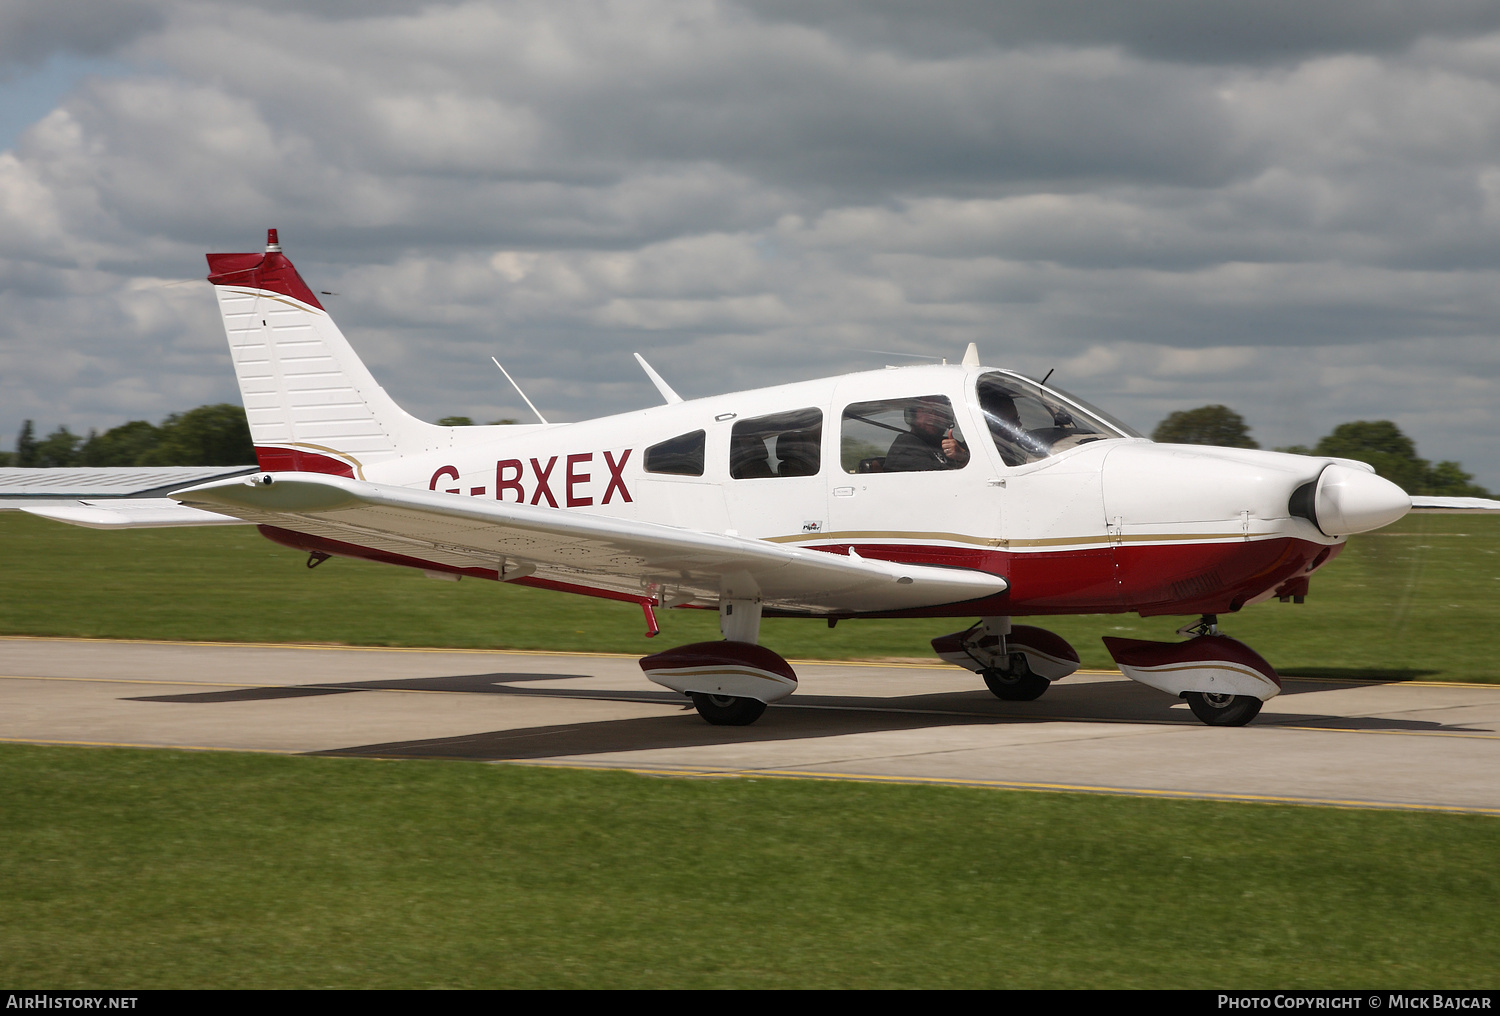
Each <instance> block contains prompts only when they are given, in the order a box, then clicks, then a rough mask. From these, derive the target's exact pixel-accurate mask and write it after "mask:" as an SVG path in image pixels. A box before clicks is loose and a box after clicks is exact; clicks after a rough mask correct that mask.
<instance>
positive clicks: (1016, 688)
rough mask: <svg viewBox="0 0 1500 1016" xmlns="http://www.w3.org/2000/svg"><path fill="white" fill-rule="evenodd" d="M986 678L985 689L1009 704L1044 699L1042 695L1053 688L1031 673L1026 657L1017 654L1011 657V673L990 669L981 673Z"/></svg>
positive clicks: (1046, 681) (1049, 682)
mask: <svg viewBox="0 0 1500 1016" xmlns="http://www.w3.org/2000/svg"><path fill="white" fill-rule="evenodd" d="M979 676H980V677H982V678H984V684H985V687H987V688H989V690H990V691H991V692H993V693H994V695H995V697H996V698H1000V699H1004V700H1005V701H1007V702H1031V701H1033V700H1035V699H1039V698H1041V697H1042V693H1043V692H1045V691H1046V690H1047V689H1048V688H1049V687H1051V685H1052V682H1051V681H1049V680H1047V679H1046V678H1045V677H1040V676H1038V675H1036V674H1033V673H1032V672H1031V667H1030V666H1029V665H1028V664H1027V663H1026V657H1025V656H1024V655H1023V654H1021V653H1017V654H1015V656H1013V657H1011V667H1010V672H1009V673H1006V672H1005V671H1003V670H997V669H996V668H994V667H988V668H986V669H984V670H981V671H980V672H979Z"/></svg>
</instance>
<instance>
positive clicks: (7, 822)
mask: <svg viewBox="0 0 1500 1016" xmlns="http://www.w3.org/2000/svg"><path fill="white" fill-rule="evenodd" d="M0 814H3V815H4V822H3V823H0V885H3V886H4V887H5V905H4V906H3V907H0V982H3V983H5V984H7V985H11V986H16V987H20V986H26V987H47V988H67V987H89V986H92V987H100V986H107V987H116V988H118V987H129V988H173V987H212V988H236V987H244V988H256V987H282V988H293V987H303V988H307V987H372V988H373V987H402V988H409V987H467V988H490V987H765V988H770V987H1079V988H1089V987H1115V988H1121V987H1199V988H1213V989H1225V988H1235V987H1240V988H1247V987H1262V988H1264V987H1277V988H1296V987H1318V988H1332V987H1351V988H1354V987H1357V988H1378V987H1391V988H1415V987H1422V988H1438V987H1444V988H1464V987H1468V988H1492V987H1493V986H1494V984H1495V981H1496V976H1497V972H1500V961H1497V959H1496V957H1497V956H1500V922H1497V921H1496V920H1495V907H1496V903H1497V901H1500V873H1497V870H1496V867H1495V864H1494V859H1495V857H1496V856H1500V823H1497V822H1496V821H1495V820H1494V819H1491V818H1484V817H1476V816H1462V815H1419V814H1405V813H1393V812H1374V811H1338V810H1331V809H1317V808H1297V807H1277V806H1262V805H1233V804H1217V803H1211V802H1193V801H1152V800H1139V799H1131V798H1104V797H1081V796H1070V795H1064V794H1027V793H1005V792H995V791H984V790H965V789H950V788H934V787H899V786H876V785H868V784H848V783H842V784H840V783H821V782H811V781H775V780H684V779H673V780H663V779H652V778H648V777H640V776H634V775H630V774H625V773H601V772H584V771H565V770H546V769H527V768H521V767H511V766H488V765H479V764H474V763H461V762H382V761H374V760H362V759H320V758H285V757H277V756H255V755H235V754H207V753H198V754H190V753H181V752H165V751H130V750H112V749H78V748H35V747H22V746H4V747H0Z"/></svg>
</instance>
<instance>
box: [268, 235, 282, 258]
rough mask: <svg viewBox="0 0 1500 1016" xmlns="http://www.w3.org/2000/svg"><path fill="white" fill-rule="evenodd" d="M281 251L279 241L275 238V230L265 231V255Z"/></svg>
mask: <svg viewBox="0 0 1500 1016" xmlns="http://www.w3.org/2000/svg"><path fill="white" fill-rule="evenodd" d="M279 250H281V241H280V240H278V239H277V238H276V230H274V229H268V230H266V253H267V254H269V253H271V252H272V251H279Z"/></svg>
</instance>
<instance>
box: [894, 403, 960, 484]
mask: <svg viewBox="0 0 1500 1016" xmlns="http://www.w3.org/2000/svg"><path fill="white" fill-rule="evenodd" d="M906 425H907V426H908V427H910V428H911V430H910V432H908V433H905V434H902V435H900V436H899V437H897V438H896V440H894V441H892V442H891V450H890V451H888V452H886V455H885V472H887V473H908V472H917V471H920V470H926V469H958V468H960V467H961V466H963V465H964V464H966V463H967V462H968V461H969V449H968V448H967V447H965V446H964V444H963V443H962V442H961V441H959V440H958V439H957V438H955V437H954V436H953V413H952V411H951V410H950V409H949V408H948V403H947V400H946V399H922V400H920V401H919V402H917V403H916V404H915V405H913V406H912V407H911V408H910V409H908V410H907V411H906Z"/></svg>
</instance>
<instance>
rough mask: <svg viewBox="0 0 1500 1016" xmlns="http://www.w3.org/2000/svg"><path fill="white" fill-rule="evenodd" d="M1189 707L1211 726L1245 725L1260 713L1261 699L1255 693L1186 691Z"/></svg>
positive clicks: (1184, 696) (1184, 695)
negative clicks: (1229, 693)
mask: <svg viewBox="0 0 1500 1016" xmlns="http://www.w3.org/2000/svg"><path fill="white" fill-rule="evenodd" d="M1182 697H1183V698H1185V699H1187V704H1188V708H1189V709H1191V710H1192V711H1193V715H1194V716H1196V717H1198V719H1200V720H1202V721H1203V722H1204V723H1207V724H1208V725H1209V726H1210V727H1243V726H1244V725H1245V724H1247V723H1249V722H1250V721H1251V720H1253V719H1255V717H1256V716H1257V715H1258V714H1259V713H1260V707H1261V701H1260V699H1258V698H1256V697H1255V696H1254V695H1228V694H1225V695H1214V694H1210V693H1208V692H1201V691H1189V692H1184V693H1183V695H1182Z"/></svg>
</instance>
